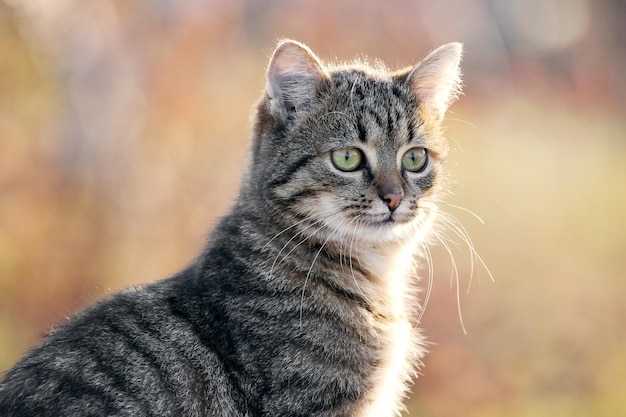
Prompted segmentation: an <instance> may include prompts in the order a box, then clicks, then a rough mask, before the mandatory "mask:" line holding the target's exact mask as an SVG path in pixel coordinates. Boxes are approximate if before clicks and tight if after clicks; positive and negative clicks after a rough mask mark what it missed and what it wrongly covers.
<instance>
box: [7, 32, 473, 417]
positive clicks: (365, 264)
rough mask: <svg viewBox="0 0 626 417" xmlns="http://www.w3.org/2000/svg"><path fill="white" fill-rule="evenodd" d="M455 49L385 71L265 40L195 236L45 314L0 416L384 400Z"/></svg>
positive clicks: (431, 184)
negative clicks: (180, 264) (72, 304)
mask: <svg viewBox="0 0 626 417" xmlns="http://www.w3.org/2000/svg"><path fill="white" fill-rule="evenodd" d="M461 55H462V46H461V44H460V43H450V44H446V45H444V46H441V47H440V48H438V49H436V50H434V51H433V52H431V53H430V54H429V55H428V56H427V57H426V58H425V59H423V60H422V61H421V62H420V63H419V64H417V65H415V66H414V67H409V68H405V69H402V70H399V71H395V72H393V71H388V70H387V69H385V68H384V67H383V65H382V64H377V65H375V66H368V65H366V64H364V63H359V62H355V63H352V64H342V65H326V64H323V63H322V61H321V60H320V59H319V58H317V57H316V56H315V55H314V54H313V52H312V51H311V50H310V49H309V48H308V47H307V46H305V45H303V44H301V43H298V42H296V41H293V40H283V41H281V42H279V44H278V46H277V47H276V49H275V51H274V53H273V56H272V58H271V60H270V63H269V67H268V69H267V81H266V89H265V91H264V93H263V95H262V97H261V98H260V100H259V101H258V103H257V105H256V113H255V117H254V120H253V125H252V135H251V136H252V140H251V146H250V148H251V149H250V156H249V158H248V160H247V166H246V169H245V173H244V177H243V180H242V184H241V188H240V193H239V196H238V198H237V200H236V202H235V203H234V206H233V208H232V210H231V211H230V213H229V214H227V215H226V216H225V217H224V218H223V219H222V220H221V222H220V223H219V224H218V225H217V226H216V228H215V229H214V230H213V232H212V234H211V237H210V239H209V242H208V243H207V245H206V247H205V249H204V251H203V252H202V253H201V255H200V256H198V257H197V258H196V260H195V261H194V262H192V263H191V264H190V265H189V266H188V267H186V269H184V270H182V271H181V272H179V273H177V274H176V275H174V276H172V277H170V278H169V279H165V280H162V281H158V282H155V283H151V284H148V285H144V286H140V287H137V288H134V289H129V290H127V291H124V292H121V293H119V294H117V295H113V296H111V297H109V298H108V299H105V300H103V301H100V302H98V303H97V304H95V305H93V306H91V307H89V308H87V309H86V310H85V311H83V312H81V313H79V314H77V315H75V316H74V317H72V318H70V319H68V320H67V322H65V323H64V324H62V325H60V326H59V327H57V328H56V329H54V330H53V331H52V332H51V334H49V335H48V336H47V338H46V339H45V341H43V343H42V344H41V345H40V346H38V347H35V348H34V349H32V350H31V351H30V352H29V353H28V354H27V355H26V356H25V357H24V358H23V359H21V360H20V361H19V362H18V363H17V364H16V365H15V366H14V367H13V368H12V369H10V370H8V371H7V373H6V375H5V376H4V379H3V381H2V382H1V383H0V415H1V416H5V417H8V416H11V417H13V416H15V417H17V416H20V417H24V416H66V417H67V416H190V417H196V416H211V417H217V416H223V417H227V416H228V417H235V416H237V417H244V416H245V417H254V416H258V417H261V416H272V417H278V416H290V417H294V416H320V417H321V416H329V417H330V416H337V417H338V416H359V417H386V416H394V415H399V414H400V413H401V412H402V410H403V405H402V401H403V398H404V397H405V396H406V394H407V391H408V387H409V384H410V383H411V381H412V379H413V378H414V377H415V376H416V372H417V369H418V367H419V365H420V361H421V359H422V357H423V356H424V354H425V351H426V349H425V341H424V337H423V335H422V334H421V331H420V330H419V329H418V328H417V325H418V321H419V313H420V311H421V307H420V300H419V297H418V295H419V294H418V286H417V284H418V277H417V272H418V260H419V259H420V258H421V257H423V256H424V253H425V250H426V246H425V245H427V244H428V242H429V235H430V234H429V231H431V230H432V228H433V224H434V222H435V221H436V218H437V212H438V210H437V202H438V200H439V199H440V196H441V195H442V193H443V192H445V187H444V186H443V182H442V181H443V178H444V174H445V172H444V162H445V160H446V156H447V153H448V145H447V142H446V139H445V137H444V135H443V133H442V131H441V122H442V119H443V117H444V114H445V112H446V110H447V108H448V106H449V105H450V104H451V103H452V102H453V101H454V100H455V99H456V98H457V97H458V95H459V94H460V89H461V76H460V60H461Z"/></svg>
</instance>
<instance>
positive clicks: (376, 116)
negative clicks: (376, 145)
mask: <svg viewBox="0 0 626 417" xmlns="http://www.w3.org/2000/svg"><path fill="white" fill-rule="evenodd" d="M365 113H366V114H367V115H368V116H371V117H372V118H373V119H374V121H375V122H376V125H377V126H379V127H380V128H381V129H382V128H383V126H384V125H385V122H384V121H383V118H382V116H381V115H380V114H378V112H377V111H375V110H374V109H372V108H371V107H369V108H367V109H366V110H365Z"/></svg>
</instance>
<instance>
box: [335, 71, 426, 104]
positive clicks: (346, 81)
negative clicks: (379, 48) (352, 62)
mask: <svg viewBox="0 0 626 417" xmlns="http://www.w3.org/2000/svg"><path fill="white" fill-rule="evenodd" d="M330 79H331V82H332V83H333V85H334V87H335V88H336V89H337V93H339V94H347V95H349V96H350V97H351V98H352V99H360V100H382V101H385V100H391V99H393V101H394V102H395V101H398V100H400V101H404V102H405V103H406V104H407V105H412V104H413V103H414V96H413V94H412V92H411V90H410V88H409V87H408V86H406V85H405V84H404V82H402V81H400V80H399V79H397V78H395V77H393V76H392V75H390V74H389V72H387V71H385V70H382V69H377V68H370V67H366V66H359V67H346V68H341V69H335V70H334V71H331V72H330Z"/></svg>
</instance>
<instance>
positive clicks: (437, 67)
mask: <svg viewBox="0 0 626 417" xmlns="http://www.w3.org/2000/svg"><path fill="white" fill-rule="evenodd" d="M462 55H463V45H462V44H461V43H459V42H452V43H448V44H445V45H443V46H440V47H439V48H437V49H435V50H434V51H433V52H431V53H430V54H428V56H426V58H424V59H423V60H422V62H420V63H419V64H417V65H416V66H415V67H413V69H411V70H409V72H408V73H407V74H405V77H406V78H405V80H406V82H407V83H408V84H409V86H410V87H411V89H412V90H413V92H414V93H415V95H416V96H417V98H418V99H419V101H420V103H421V104H422V105H423V106H425V107H426V109H427V110H428V111H429V112H430V113H431V114H433V116H435V118H436V119H437V120H441V119H443V116H444V114H445V113H446V110H447V109H448V106H450V104H452V103H453V102H454V101H455V100H456V99H457V98H458V96H459V95H460V94H461V68H460V64H461V57H462Z"/></svg>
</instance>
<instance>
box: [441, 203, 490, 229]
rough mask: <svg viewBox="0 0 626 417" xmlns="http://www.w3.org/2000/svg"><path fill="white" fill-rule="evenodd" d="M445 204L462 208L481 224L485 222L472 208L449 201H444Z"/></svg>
mask: <svg viewBox="0 0 626 417" xmlns="http://www.w3.org/2000/svg"><path fill="white" fill-rule="evenodd" d="M444 204H445V205H446V206H449V207H454V208H455V209H459V210H462V211H464V212H466V213H467V214H470V215H471V216H473V217H474V218H475V219H476V220H478V221H479V222H480V223H481V224H485V221H484V220H483V219H482V218H481V217H480V216H479V215H478V214H476V213H474V212H473V211H472V210H470V209H468V208H465V207H461V206H457V205H456V204H450V203H444Z"/></svg>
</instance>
